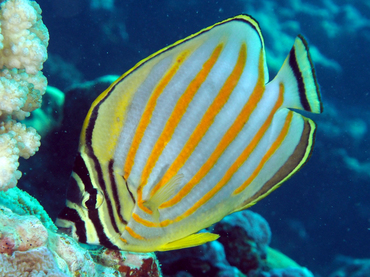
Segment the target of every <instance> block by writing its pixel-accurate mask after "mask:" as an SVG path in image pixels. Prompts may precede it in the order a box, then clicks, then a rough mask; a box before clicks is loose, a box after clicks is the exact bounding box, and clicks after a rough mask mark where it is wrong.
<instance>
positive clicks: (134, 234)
mask: <svg viewBox="0 0 370 277" xmlns="http://www.w3.org/2000/svg"><path fill="white" fill-rule="evenodd" d="M125 230H126V231H127V232H128V233H129V234H130V236H131V237H133V238H135V239H139V240H145V238H143V237H142V236H140V235H138V234H136V233H135V232H134V230H132V229H131V228H130V227H128V226H126V227H125Z"/></svg>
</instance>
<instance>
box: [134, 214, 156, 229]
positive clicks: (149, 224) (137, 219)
mask: <svg viewBox="0 0 370 277" xmlns="http://www.w3.org/2000/svg"><path fill="white" fill-rule="evenodd" d="M132 218H133V219H134V220H135V221H136V222H137V223H140V224H142V225H144V226H146V227H157V226H158V224H156V223H154V222H151V221H148V220H145V219H142V218H141V217H140V216H138V215H137V214H135V213H133V214H132Z"/></svg>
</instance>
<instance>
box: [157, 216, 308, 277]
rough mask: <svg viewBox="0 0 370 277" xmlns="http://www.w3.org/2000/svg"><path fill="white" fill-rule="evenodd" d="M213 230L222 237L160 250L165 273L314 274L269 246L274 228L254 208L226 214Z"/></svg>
mask: <svg viewBox="0 0 370 277" xmlns="http://www.w3.org/2000/svg"><path fill="white" fill-rule="evenodd" d="M213 232H215V233H218V234H220V236H221V237H220V238H219V239H218V240H217V241H213V242H211V243H207V244H204V245H201V246H198V247H194V248H188V249H182V250H178V251H171V252H164V253H158V254H157V256H158V259H159V261H160V262H161V263H162V265H163V267H162V270H163V274H164V276H188V277H191V276H194V277H195V276H209V277H213V276H215V277H216V276H248V277H313V274H312V273H311V272H310V271H309V270H308V269H307V268H304V267H301V266H299V265H298V264H297V263H295V262H294V261H293V260H291V259H290V258H288V257H287V256H285V255H284V254H282V253H280V252H279V251H277V250H274V249H272V248H270V247H269V243H270V240H271V230H270V227H269V225H268V223H267V222H266V220H265V219H264V218H262V217H261V216H260V215H258V214H256V213H254V212H252V211H249V210H246V211H242V212H238V213H234V214H231V215H229V216H227V217H225V218H224V219H223V220H221V221H220V222H218V223H216V225H215V226H214V230H213ZM185 272H186V273H185Z"/></svg>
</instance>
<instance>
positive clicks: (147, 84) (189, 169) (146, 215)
mask: <svg viewBox="0 0 370 277" xmlns="http://www.w3.org/2000/svg"><path fill="white" fill-rule="evenodd" d="M300 111H305V112H309V113H317V114H318V113H321V112H322V111H323V105H322V101H321V94H320V89H319V85H318V82H317V78H316V73H315V69H314V66H313V63H312V59H311V57H310V54H309V49H308V45H307V42H306V40H305V39H304V38H303V36H301V35H298V36H297V37H296V39H295V41H294V45H293V47H292V48H291V50H290V52H289V53H288V55H287V58H286V59H285V61H284V63H283V65H282V67H281V69H280V70H279V71H278V73H277V75H276V76H275V77H274V78H273V79H272V80H271V81H270V80H269V73H268V67H267V63H266V56H265V45H264V40H263V37H262V33H261V30H260V27H259V25H258V23H257V21H256V20H255V19H253V18H252V17H251V16H248V15H238V16H234V17H231V18H228V19H226V20H223V21H221V22H219V23H216V24H214V25H212V26H210V27H208V28H205V29H203V30H201V31H199V32H197V33H195V34H193V35H190V36H189V37H186V38H184V39H182V40H179V41H177V42H176V43H174V44H172V45H169V46H167V47H165V48H163V49H162V50H160V51H158V52H156V53H154V54H152V55H150V56H149V57H147V58H146V59H144V60H142V61H140V62H139V63H137V64H136V65H135V66H134V67H133V68H132V69H130V70H129V71H127V72H126V73H124V74H123V75H122V76H121V77H119V78H118V79H117V80H116V81H115V82H113V83H112V84H111V85H110V86H109V88H107V89H106V90H105V91H104V92H103V93H102V94H100V95H99V96H98V97H97V99H96V100H95V101H94V102H93V104H92V106H91V108H90V110H89V111H88V114H87V116H86V119H85V121H84V124H83V128H82V131H81V135H80V144H79V150H78V154H77V156H76V158H75V163H74V166H73V171H72V174H71V178H70V183H69V187H68V190H67V196H66V206H65V207H64V209H63V210H62V211H61V213H60V214H59V216H58V218H57V220H56V225H57V226H58V227H59V228H60V230H63V231H65V232H69V234H70V235H72V236H73V237H74V238H75V239H76V240H78V241H79V242H81V243H87V244H92V245H101V246H104V247H107V248H109V249H116V250H126V251H133V252H154V251H169V250H176V249H181V248H187V247H193V246H198V245H201V244H204V243H206V242H210V241H213V240H216V239H217V238H218V237H219V236H218V235H217V234H213V233H211V232H208V231H202V230H203V229H205V228H207V227H209V226H211V225H212V224H214V223H216V222H218V221H220V220H221V219H222V218H224V217H225V216H227V215H229V214H231V213H234V212H238V211H241V210H244V209H247V208H249V207H250V206H252V205H254V204H255V203H256V202H258V201H259V200H261V199H262V198H264V197H266V196H267V195H268V194H270V193H271V192H272V191H274V190H275V189H276V188H278V187H279V186H280V185H281V184H282V183H283V182H284V181H286V180H287V179H289V178H290V177H291V176H292V175H293V174H295V173H296V172H297V171H298V170H299V169H300V168H301V167H302V166H303V165H304V164H305V163H306V162H307V160H308V159H309V157H310V155H311V153H312V150H313V146H314V141H315V132H316V124H315V123H314V121H313V120H311V119H310V118H308V117H305V116H303V115H302V114H301V113H300Z"/></svg>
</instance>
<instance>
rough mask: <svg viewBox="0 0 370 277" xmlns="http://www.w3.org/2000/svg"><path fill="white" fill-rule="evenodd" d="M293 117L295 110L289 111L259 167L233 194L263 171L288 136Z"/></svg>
mask: <svg viewBox="0 0 370 277" xmlns="http://www.w3.org/2000/svg"><path fill="white" fill-rule="evenodd" d="M292 118H293V112H292V111H289V113H288V116H287V118H286V120H285V124H284V127H283V129H282V131H281V132H280V134H279V136H278V138H277V139H276V140H275V141H274V143H273V144H272V145H271V147H270V149H269V150H268V151H267V153H266V154H265V155H264V156H263V158H262V160H261V162H260V163H259V164H258V166H257V168H256V169H255V170H254V171H253V173H252V174H251V176H249V178H248V179H247V180H246V181H245V182H244V183H243V184H242V185H241V186H240V187H238V188H237V189H236V190H235V191H234V192H233V195H236V194H238V193H241V192H242V191H243V190H244V189H245V188H246V187H248V186H249V184H250V183H252V181H253V180H254V179H255V178H256V177H257V175H258V173H259V172H260V171H261V169H262V167H263V166H264V165H265V163H266V162H267V161H268V160H269V159H270V158H271V156H272V155H273V154H274V153H275V152H276V150H277V149H278V148H279V147H280V145H281V144H282V142H283V141H284V139H285V138H286V136H287V134H288V131H289V127H290V123H291V122H292Z"/></svg>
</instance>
